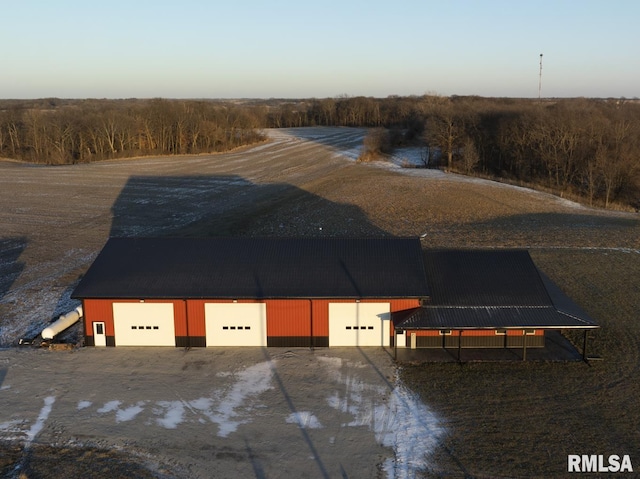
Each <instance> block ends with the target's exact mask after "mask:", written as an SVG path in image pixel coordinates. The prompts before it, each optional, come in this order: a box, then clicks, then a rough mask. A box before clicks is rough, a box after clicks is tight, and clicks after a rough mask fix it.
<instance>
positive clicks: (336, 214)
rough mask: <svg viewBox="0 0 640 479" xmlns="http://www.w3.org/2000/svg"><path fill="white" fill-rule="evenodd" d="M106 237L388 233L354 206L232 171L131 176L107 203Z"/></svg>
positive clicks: (378, 234)
mask: <svg viewBox="0 0 640 479" xmlns="http://www.w3.org/2000/svg"><path fill="white" fill-rule="evenodd" d="M109 235H110V236H111V237H116V236H126V237H143V236H193V237H197V236H389V233H388V232H386V231H384V230H382V229H380V228H379V227H377V226H376V225H374V224H373V223H371V221H370V220H369V218H368V217H367V215H366V214H365V213H364V212H363V211H362V210H361V209H360V208H359V207H358V206H355V205H350V204H345V203H336V202H333V201H329V200H327V199H325V198H322V197H320V196H317V195H314V194H312V193H309V192H307V191H305V190H302V189H300V188H297V187H295V186H292V185H289V184H286V183H267V184H257V183H253V182H251V181H249V180H246V179H244V178H242V177H240V176H236V175H216V176H195V175H194V176H178V177H164V176H154V177H151V176H132V177H131V178H129V180H128V181H127V183H126V185H125V186H124V188H123V189H122V191H121V193H120V195H119V196H118V198H117V200H116V201H115V203H114V204H113V207H112V225H111V231H110V234H109Z"/></svg>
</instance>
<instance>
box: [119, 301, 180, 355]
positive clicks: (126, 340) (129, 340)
mask: <svg viewBox="0 0 640 479" xmlns="http://www.w3.org/2000/svg"><path fill="white" fill-rule="evenodd" d="M113 325H114V329H115V340H116V346H175V345H176V332H175V326H174V319H173V304H172V303H113Z"/></svg>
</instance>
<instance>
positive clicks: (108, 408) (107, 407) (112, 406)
mask: <svg viewBox="0 0 640 479" xmlns="http://www.w3.org/2000/svg"><path fill="white" fill-rule="evenodd" d="M120 404H122V401H109V402H107V403H105V404H104V406H102V407H101V408H100V409H98V411H97V413H98V414H106V413H108V412H113V411H117V410H118V408H119V407H120Z"/></svg>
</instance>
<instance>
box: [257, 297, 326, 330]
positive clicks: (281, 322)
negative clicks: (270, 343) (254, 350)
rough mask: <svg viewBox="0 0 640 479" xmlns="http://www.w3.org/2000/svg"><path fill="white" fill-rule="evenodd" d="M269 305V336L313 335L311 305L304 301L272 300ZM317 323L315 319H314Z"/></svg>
mask: <svg viewBox="0 0 640 479" xmlns="http://www.w3.org/2000/svg"><path fill="white" fill-rule="evenodd" d="M265 303H267V336H306V337H309V336H310V334H311V315H310V311H311V304H310V302H309V301H307V300H303V299H289V300H286V299H272V300H267V301H265ZM313 319H314V321H315V318H313Z"/></svg>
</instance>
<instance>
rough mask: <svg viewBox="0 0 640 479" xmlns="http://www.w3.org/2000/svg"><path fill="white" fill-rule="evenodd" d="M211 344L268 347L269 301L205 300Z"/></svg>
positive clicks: (207, 333)
mask: <svg viewBox="0 0 640 479" xmlns="http://www.w3.org/2000/svg"><path fill="white" fill-rule="evenodd" d="M204 320H205V330H206V335H207V346H266V345H267V305H266V304H265V303H205V305H204Z"/></svg>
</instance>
